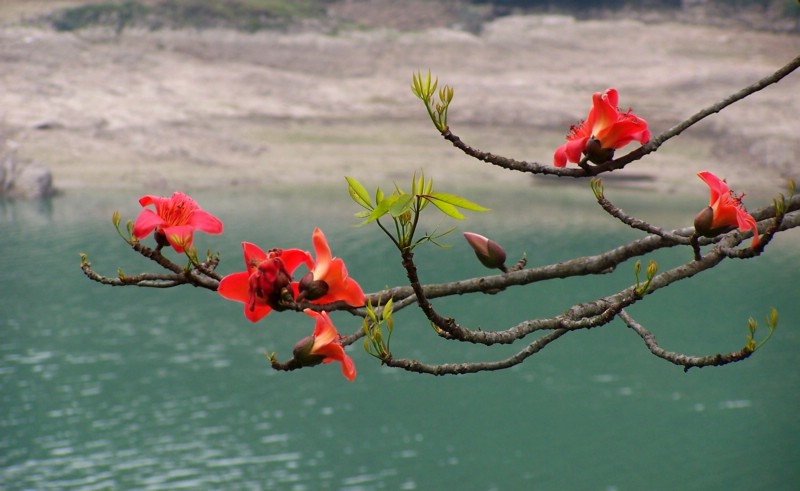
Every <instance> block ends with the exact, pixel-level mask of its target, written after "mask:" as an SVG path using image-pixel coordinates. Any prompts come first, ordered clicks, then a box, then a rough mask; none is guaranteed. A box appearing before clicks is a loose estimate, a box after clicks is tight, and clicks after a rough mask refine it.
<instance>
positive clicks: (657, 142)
mask: <svg viewBox="0 0 800 491" xmlns="http://www.w3.org/2000/svg"><path fill="white" fill-rule="evenodd" d="M798 67H800V56H798V57H796V58H794V59H793V60H792V61H790V62H789V63H787V64H786V65H784V66H783V67H781V68H779V69H778V70H777V71H775V73H773V74H772V75H769V76H767V77H764V78H762V79H761V80H759V81H758V82H756V83H754V84H752V85H750V86H747V87H745V88H743V89H741V90H739V91H738V92H736V93H734V94H732V95H730V96H728V97H726V98H725V99H723V100H721V101H719V102H717V103H716V104H712V105H711V106H708V107H706V108H705V109H703V110H701V111H699V112H698V113H696V114H694V115H693V116H691V117H690V118H688V119H686V120H684V121H682V122H681V123H678V124H677V125H675V126H673V127H672V128H670V129H668V130H667V131H665V132H663V133H661V134H660V135H658V136H656V137H655V138H652V139H651V140H650V141H649V142H648V143H647V144H645V145H642V146H641V147H639V148H636V149H635V150H633V151H631V152H629V153H627V154H626V155H624V156H622V157H619V158H617V159H614V160H609V161H607V162H604V163H602V164H599V165H595V166H588V165H586V166H583V167H577V168H576V167H553V166H550V165H543V164H539V163H537V162H525V161H519V160H514V159H510V158H506V157H502V156H500V155H494V154H492V153H489V152H484V151H482V150H479V149H477V148H474V147H472V146H470V145H468V144H466V143H464V142H463V141H462V140H461V138H459V137H458V136H456V135H455V134H453V133H452V132H451V131H450V128H449V127H447V128H445V129H444V131H442V132H441V134H442V137H443V138H444V139H445V140H447V141H449V142H450V143H452V144H453V146H455V147H456V148H458V149H459V150H461V151H462V152H464V153H465V154H467V155H469V156H470V157H473V158H475V159H478V160H481V161H483V162H486V163H489V164H492V165H495V166H497V167H501V168H503V169H508V170H514V171H519V172H527V173H531V174H543V175H555V176H561V177H574V178H578V177H588V176H596V175H598V174H601V173H603V172H611V171H614V170H618V169H622V168H623V167H625V166H626V165H628V164H629V163H631V162H634V161H636V160H639V159H641V158H642V157H644V156H645V155H647V154H649V153H652V152H655V151H656V150H658V148H659V147H660V146H661V145H663V144H664V143H666V142H667V140H670V139H671V138H674V137H676V136H678V135H679V134H681V133H682V132H683V131H685V130H686V129H688V128H690V127H691V126H693V125H694V124H696V123H698V122H700V121H702V120H703V119H705V118H707V117H708V116H711V115H712V114H715V113H718V112H720V111H722V110H723V109H725V108H726V107H728V106H730V105H731V104H733V103H735V102H738V101H740V100H742V99H744V98H745V97H747V96H749V95H751V94H754V93H755V92H758V91H760V90H763V89H764V88H766V87H768V86H769V85H772V84H775V83H777V82H779V81H780V80H781V79H783V78H784V77H786V76H787V75H789V74H790V73H792V72H793V71H795V70H796V69H797V68H798Z"/></svg>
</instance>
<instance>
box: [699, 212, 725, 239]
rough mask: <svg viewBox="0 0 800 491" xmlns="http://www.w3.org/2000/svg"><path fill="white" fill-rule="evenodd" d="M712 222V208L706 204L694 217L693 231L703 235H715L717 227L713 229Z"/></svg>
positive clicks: (717, 232)
mask: <svg viewBox="0 0 800 491" xmlns="http://www.w3.org/2000/svg"><path fill="white" fill-rule="evenodd" d="M713 222H714V210H713V209H712V208H711V207H710V206H707V207H705V208H704V209H703V211H701V212H700V213H698V214H697V216H696V217H694V231H695V232H696V233H697V235H702V236H703V237H715V236H717V235H719V229H717V230H714V229H712V228H711V224H712V223H713Z"/></svg>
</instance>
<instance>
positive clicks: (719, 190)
mask: <svg viewBox="0 0 800 491" xmlns="http://www.w3.org/2000/svg"><path fill="white" fill-rule="evenodd" d="M697 176H698V177H699V178H700V179H702V180H703V181H704V182H705V183H706V184H708V189H709V191H710V193H711V196H710V199H709V203H708V208H706V209H705V210H703V211H701V212H700V213H698V215H697V217H695V219H694V229H695V231H696V232H697V233H698V234H699V235H702V236H704V237H715V236H717V235H719V234H720V233H722V232H724V231H725V229H726V228H728V227H738V228H739V230H742V231H747V230H752V231H753V242H752V243H751V244H750V247H755V246H756V245H758V240H759V239H758V226H757V225H756V220H755V218H753V216H752V215H750V214H749V213H747V210H746V209H745V208H744V205H743V204H742V198H744V194H741V195H739V196H737V195H735V194H734V193H733V191H731V189H730V188H729V187H728V184H727V183H726V182H725V181H723V180H722V179H720V178H719V177H717V176H715V175H714V174H712V173H711V172H708V171H703V172H699V173H698V174H697Z"/></svg>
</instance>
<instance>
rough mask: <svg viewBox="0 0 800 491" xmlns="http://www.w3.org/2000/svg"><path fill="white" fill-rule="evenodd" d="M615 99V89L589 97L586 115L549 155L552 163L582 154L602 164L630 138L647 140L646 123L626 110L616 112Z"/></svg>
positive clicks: (562, 163)
mask: <svg viewBox="0 0 800 491" xmlns="http://www.w3.org/2000/svg"><path fill="white" fill-rule="evenodd" d="M618 98H619V96H618V94H617V90H616V89H608V90H607V91H605V92H603V93H600V92H596V93H595V94H594V95H593V96H592V109H591V110H590V111H589V117H587V118H586V121H583V122H582V123H580V124H579V125H578V126H572V127H571V128H570V131H569V134H568V135H567V143H565V144H564V145H561V146H560V147H558V149H557V150H556V152H555V155H554V156H553V165H555V166H556V167H564V166H566V165H567V161H569V162H574V163H578V162H580V161H581V158H582V155H586V156H587V157H588V158H589V160H590V161H591V162H594V163H595V164H602V163H603V162H605V161H607V160H611V158H613V157H614V150H616V149H618V148H622V147H624V146H625V145H627V144H628V143H630V142H632V141H634V140H636V141H638V142H639V143H641V144H645V143H647V142H648V141H650V131H649V130H648V129H647V122H646V121H645V120H644V119H642V118H639V117H637V116H635V115H634V114H633V113H632V112H631V111H630V110H628V111H626V112H622V111H620V110H619V108H618V107H617V101H618Z"/></svg>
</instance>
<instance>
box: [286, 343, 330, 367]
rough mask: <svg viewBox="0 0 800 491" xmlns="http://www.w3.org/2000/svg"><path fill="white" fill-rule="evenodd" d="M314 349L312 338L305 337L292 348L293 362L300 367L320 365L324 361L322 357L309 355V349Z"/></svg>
mask: <svg viewBox="0 0 800 491" xmlns="http://www.w3.org/2000/svg"><path fill="white" fill-rule="evenodd" d="M313 347H314V336H306V337H304V338H303V339H301V340H300V341H298V342H297V343H295V345H294V348H292V355H293V357H294V361H295V362H296V363H297V364H298V365H299V366H301V367H313V366H315V365H319V364H320V363H322V360H324V359H325V357H324V356H322V355H314V354H311V348H313Z"/></svg>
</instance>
